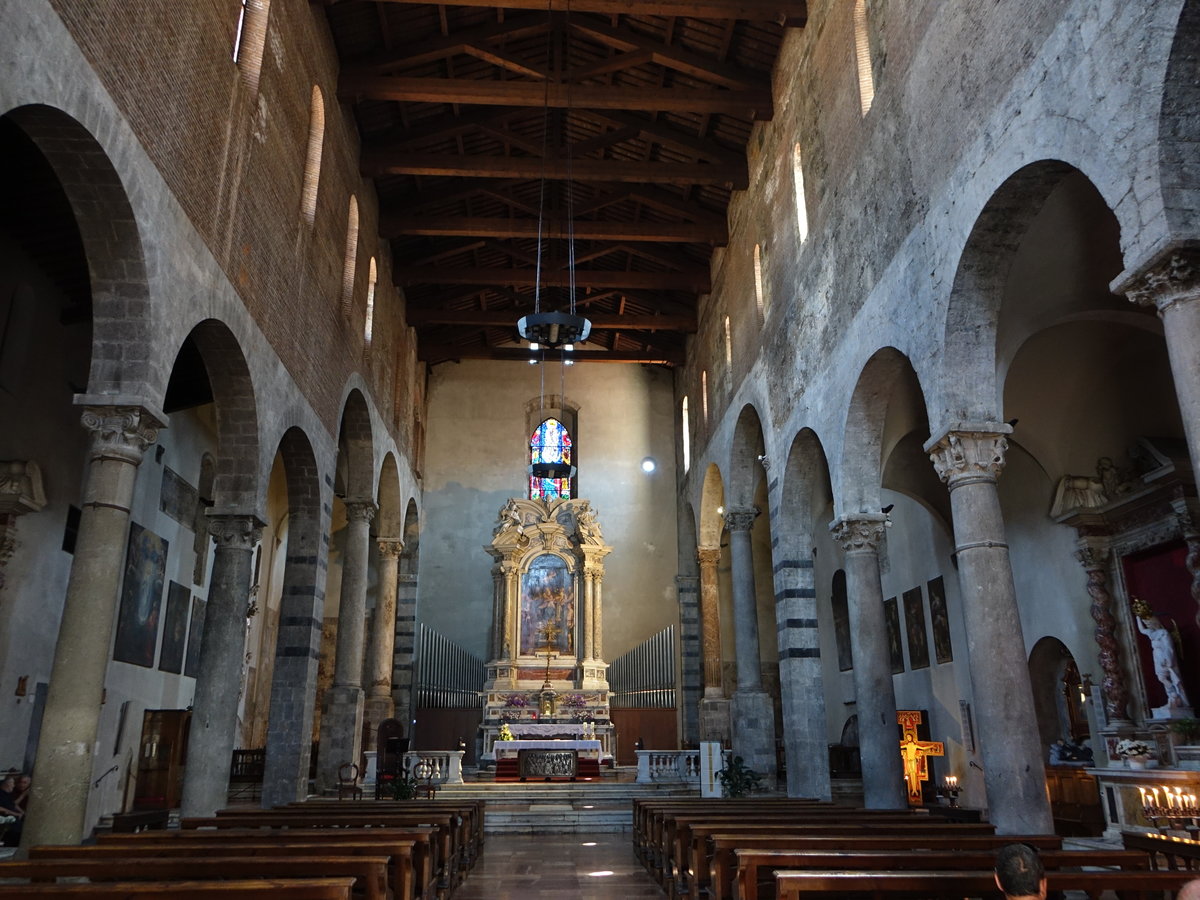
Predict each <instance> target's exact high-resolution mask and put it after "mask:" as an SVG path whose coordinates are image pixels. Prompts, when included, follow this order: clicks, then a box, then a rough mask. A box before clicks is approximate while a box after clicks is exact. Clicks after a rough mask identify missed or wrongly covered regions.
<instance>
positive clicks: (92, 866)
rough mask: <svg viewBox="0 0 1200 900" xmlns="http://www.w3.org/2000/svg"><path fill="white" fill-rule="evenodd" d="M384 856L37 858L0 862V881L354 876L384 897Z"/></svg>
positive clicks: (363, 888)
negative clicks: (19, 879)
mask: <svg viewBox="0 0 1200 900" xmlns="http://www.w3.org/2000/svg"><path fill="white" fill-rule="evenodd" d="M390 862H391V860H390V858H389V857H386V856H340V855H329V856H311V855H304V856H227V855H224V854H222V855H220V856H212V855H211V853H210V854H205V855H203V856H197V857H160V858H146V857H144V856H139V857H137V858H134V859H131V858H129V857H128V856H124V857H121V858H118V859H102V858H99V857H95V856H94V857H92V858H91V859H38V860H29V861H24V862H0V879H10V878H24V879H28V880H29V881H30V882H31V883H39V882H43V883H44V882H54V881H56V880H57V879H59V878H87V879H89V880H90V881H92V882H109V881H208V880H211V879H212V878H214V877H216V878H219V879H227V878H234V879H241V880H245V879H253V878H332V877H337V876H349V877H351V878H353V879H354V884H355V885H356V887H357V892H358V894H359V895H360V896H361V897H363V898H364V900H388V890H387V886H388V865H389V863H390Z"/></svg>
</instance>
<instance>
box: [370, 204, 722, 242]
mask: <svg viewBox="0 0 1200 900" xmlns="http://www.w3.org/2000/svg"><path fill="white" fill-rule="evenodd" d="M379 232H380V234H382V235H383V236H384V237H398V236H400V235H423V236H426V237H492V238H535V239H536V238H537V237H538V236H539V233H540V235H541V237H542V238H545V239H552V240H564V239H566V238H567V236H568V234H569V228H568V223H567V222H566V221H565V220H563V219H561V218H558V217H555V218H552V219H544V220H543V221H542V225H541V228H540V229H539V227H538V221H537V219H501V218H489V217H483V216H474V217H472V216H442V217H428V216H405V215H397V214H392V213H389V212H384V213H383V215H381V216H380V221H379ZM574 233H575V239H576V240H597V241H607V240H615V241H648V242H651V243H669V244H678V243H705V244H715V245H723V244H725V243H726V242H727V241H728V231H727V229H726V227H725V225H724V223H716V222H705V223H700V224H674V223H664V222H650V223H644V222H643V223H636V222H581V221H576V222H575V224H574Z"/></svg>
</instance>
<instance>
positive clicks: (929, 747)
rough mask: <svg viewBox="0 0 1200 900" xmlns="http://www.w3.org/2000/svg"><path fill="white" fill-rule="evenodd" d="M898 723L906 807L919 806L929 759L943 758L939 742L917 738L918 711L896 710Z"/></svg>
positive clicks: (927, 777)
mask: <svg viewBox="0 0 1200 900" xmlns="http://www.w3.org/2000/svg"><path fill="white" fill-rule="evenodd" d="M896 721H897V722H899V723H900V755H901V757H903V759H904V780H905V782H907V783H908V805H909V806H920V805H921V782H922V781H928V780H929V757H931V756H945V754H946V749H945V747H944V746H943V744H942V742H941V741H923V740H921V739H920V738H919V737H918V736H917V726H918V725H920V724H921V711H920V710H919V709H898V710H896Z"/></svg>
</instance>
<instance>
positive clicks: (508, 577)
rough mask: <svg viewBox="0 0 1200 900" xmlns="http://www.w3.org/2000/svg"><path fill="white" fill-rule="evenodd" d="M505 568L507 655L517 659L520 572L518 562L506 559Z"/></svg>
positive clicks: (519, 647)
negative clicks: (518, 583)
mask: <svg viewBox="0 0 1200 900" xmlns="http://www.w3.org/2000/svg"><path fill="white" fill-rule="evenodd" d="M501 568H502V569H503V570H504V634H505V638H504V643H505V645H506V646H507V648H508V652H507V653H506V656H507V657H508V658H509V659H516V658H517V655H518V654H519V653H520V652H521V635H520V627H521V618H520V616H519V615H518V614H517V612H518V611H517V603H518V598H517V578H518V576H519V574H520V573H518V572H517V564H516V563H514V562H512V561H510V560H506V561H505V562H504V563H502V564H501ZM513 678H514V679H515V678H516V669H515V668H514V669H513Z"/></svg>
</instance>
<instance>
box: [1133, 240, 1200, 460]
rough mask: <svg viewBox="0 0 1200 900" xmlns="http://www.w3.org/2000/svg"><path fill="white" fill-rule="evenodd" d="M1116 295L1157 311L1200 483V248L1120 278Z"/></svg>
mask: <svg viewBox="0 0 1200 900" xmlns="http://www.w3.org/2000/svg"><path fill="white" fill-rule="evenodd" d="M1114 290H1116V291H1118V292H1120V291H1124V293H1125V295H1126V296H1127V297H1129V299H1130V300H1131V301H1132V302H1134V303H1136V304H1138V305H1139V306H1152V307H1154V308H1155V309H1157V310H1158V315H1159V318H1161V319H1162V323H1163V333H1164V335H1165V337H1166V340H1167V355H1168V356H1169V357H1170V360H1171V372H1172V373H1173V375H1174V377H1175V395H1176V397H1178V399H1179V412H1180V414H1181V416H1182V418H1183V433H1184V435H1185V437H1186V438H1187V446H1188V454H1189V455H1190V456H1191V458H1192V471H1193V472H1194V473H1195V474H1196V478H1197V480H1198V481H1200V247H1198V246H1182V247H1176V248H1173V249H1172V250H1170V251H1169V252H1168V253H1166V254H1162V255H1160V256H1159V257H1157V258H1156V259H1155V260H1154V261H1153V262H1152V263H1151V264H1150V265H1149V266H1147V267H1146V268H1144V269H1142V270H1141V271H1139V272H1137V273H1136V274H1133V275H1131V276H1129V277H1128V278H1125V277H1122V279H1118V284H1117V286H1116V287H1115V288H1114Z"/></svg>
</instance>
